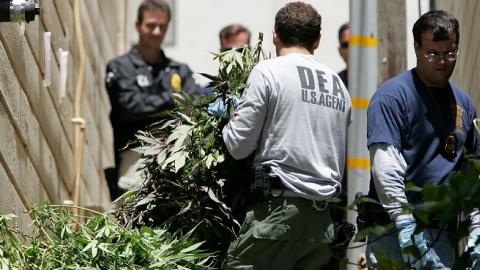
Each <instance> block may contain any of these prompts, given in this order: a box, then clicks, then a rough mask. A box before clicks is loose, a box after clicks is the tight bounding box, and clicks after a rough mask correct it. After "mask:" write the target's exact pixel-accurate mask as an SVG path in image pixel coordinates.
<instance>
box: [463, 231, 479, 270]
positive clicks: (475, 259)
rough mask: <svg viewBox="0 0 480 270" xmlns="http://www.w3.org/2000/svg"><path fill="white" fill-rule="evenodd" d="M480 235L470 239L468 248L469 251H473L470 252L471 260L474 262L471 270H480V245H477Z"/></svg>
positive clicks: (471, 236)
mask: <svg viewBox="0 0 480 270" xmlns="http://www.w3.org/2000/svg"><path fill="white" fill-rule="evenodd" d="M479 237H480V236H479V235H470V236H469V237H468V242H467V247H466V248H465V249H466V250H468V249H473V250H472V251H471V252H470V260H471V261H472V267H470V268H469V269H470V270H480V243H478V244H477V242H478V240H479Z"/></svg>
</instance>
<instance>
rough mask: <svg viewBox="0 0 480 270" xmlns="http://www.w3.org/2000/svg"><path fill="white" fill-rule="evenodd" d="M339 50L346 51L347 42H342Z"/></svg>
mask: <svg viewBox="0 0 480 270" xmlns="http://www.w3.org/2000/svg"><path fill="white" fill-rule="evenodd" d="M340 48H342V49H348V41H344V42H341V43H340Z"/></svg>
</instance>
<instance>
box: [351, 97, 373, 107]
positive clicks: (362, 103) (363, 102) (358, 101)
mask: <svg viewBox="0 0 480 270" xmlns="http://www.w3.org/2000/svg"><path fill="white" fill-rule="evenodd" d="M351 99H352V108H354V109H356V110H366V109H368V104H370V100H369V99H368V98H358V97H352V98H351Z"/></svg>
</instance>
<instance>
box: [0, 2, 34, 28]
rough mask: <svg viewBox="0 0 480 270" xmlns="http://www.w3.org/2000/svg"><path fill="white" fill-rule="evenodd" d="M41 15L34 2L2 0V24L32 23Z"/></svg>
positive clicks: (0, 8) (0, 15)
mask: <svg viewBox="0 0 480 270" xmlns="http://www.w3.org/2000/svg"><path fill="white" fill-rule="evenodd" d="M36 15H40V5H38V4H36V3H35V2H34V1H33V0H0V22H27V23H28V22H31V21H33V20H35V16H36Z"/></svg>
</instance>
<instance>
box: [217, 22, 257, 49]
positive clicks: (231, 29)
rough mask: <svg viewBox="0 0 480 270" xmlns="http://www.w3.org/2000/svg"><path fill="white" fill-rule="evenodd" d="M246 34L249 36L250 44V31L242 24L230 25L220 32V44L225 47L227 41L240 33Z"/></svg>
mask: <svg viewBox="0 0 480 270" xmlns="http://www.w3.org/2000/svg"><path fill="white" fill-rule="evenodd" d="M242 32H245V33H247V34H248V43H249V44H250V35H251V34H250V30H248V28H246V27H245V26H243V25H241V24H229V25H227V26H225V27H223V28H222V30H220V33H219V34H218V37H219V38H220V44H221V45H223V41H224V40H225V39H229V38H231V37H233V36H236V35H238V34H239V33H242Z"/></svg>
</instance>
